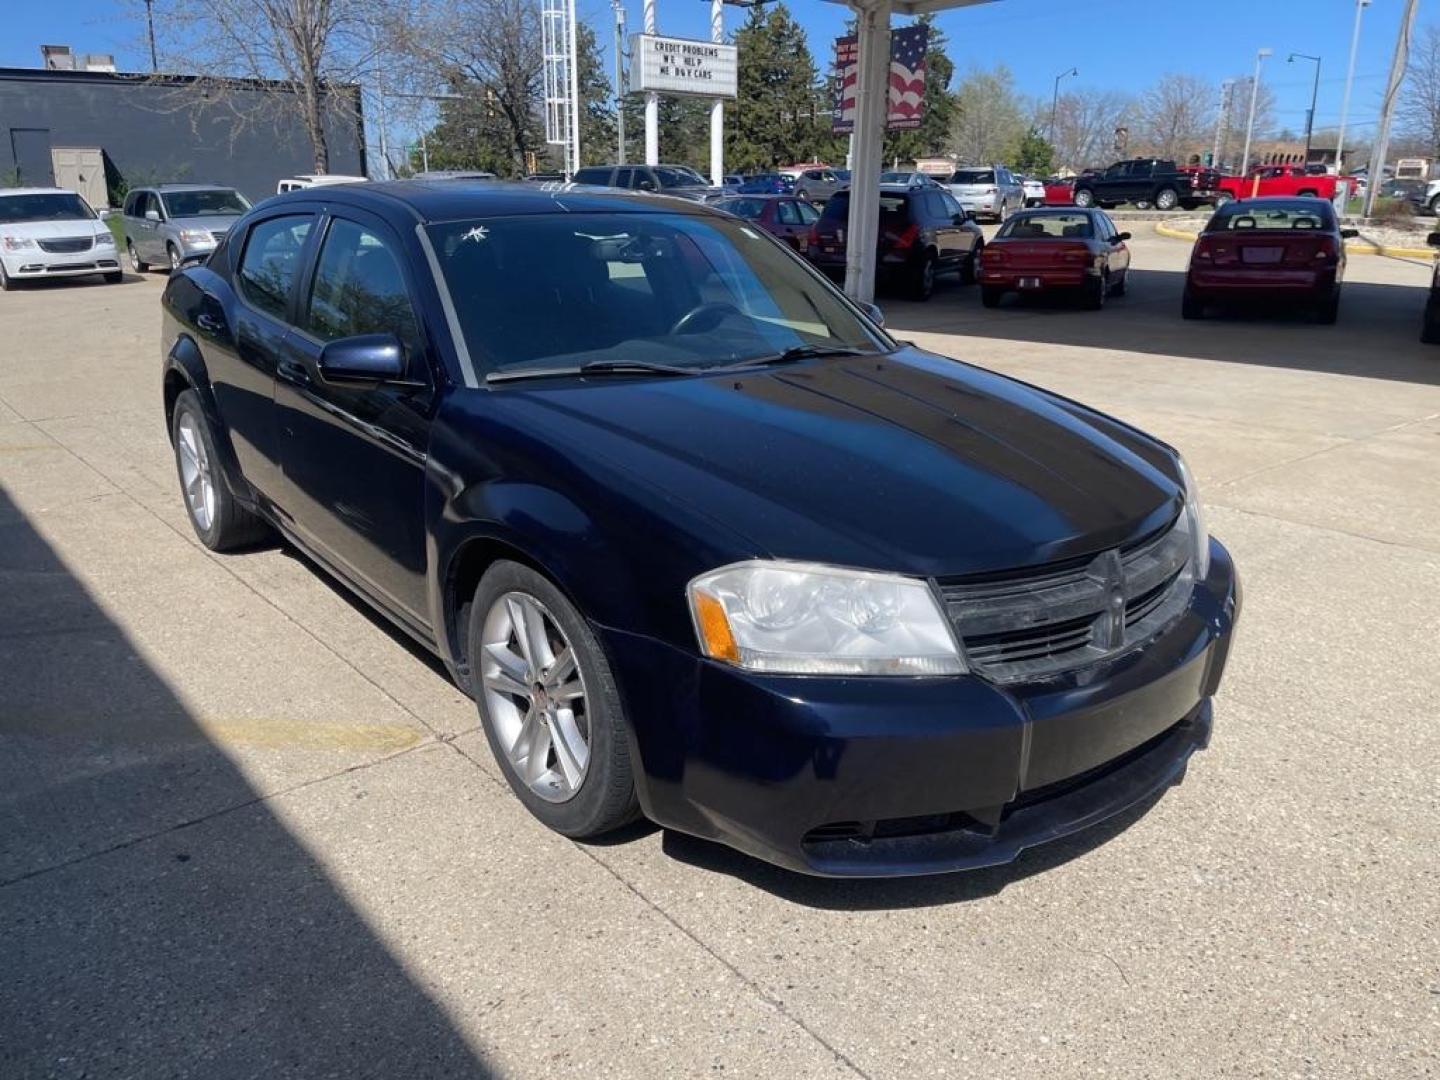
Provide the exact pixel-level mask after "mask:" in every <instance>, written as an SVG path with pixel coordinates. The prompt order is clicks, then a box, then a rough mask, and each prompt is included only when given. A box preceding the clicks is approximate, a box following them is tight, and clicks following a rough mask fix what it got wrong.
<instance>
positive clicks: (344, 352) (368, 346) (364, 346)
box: [318, 334, 405, 383]
mask: <svg viewBox="0 0 1440 1080" xmlns="http://www.w3.org/2000/svg"><path fill="white" fill-rule="evenodd" d="M318 366H319V368H320V374H321V375H322V376H324V378H325V379H326V381H327V382H336V383H344V382H353V383H374V382H385V381H387V380H394V379H399V378H400V377H401V376H402V375H404V374H405V350H404V349H403V347H402V346H401V345H400V339H399V338H397V337H396V336H395V335H394V334H357V335H355V336H354V337H348V338H340V339H339V340H338V341H332V342H330V343H329V344H327V345H326V346H325V347H324V348H323V349H321V350H320V359H319V364H318Z"/></svg>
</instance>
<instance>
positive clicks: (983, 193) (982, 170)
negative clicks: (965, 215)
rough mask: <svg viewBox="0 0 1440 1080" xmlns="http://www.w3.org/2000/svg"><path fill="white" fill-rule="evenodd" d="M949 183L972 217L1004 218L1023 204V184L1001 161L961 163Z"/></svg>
mask: <svg viewBox="0 0 1440 1080" xmlns="http://www.w3.org/2000/svg"><path fill="white" fill-rule="evenodd" d="M949 187H950V194H951V195H954V196H955V199H956V201H958V202H959V203H960V205H961V206H963V207H964V208H965V209H966V210H969V211H970V212H971V213H972V214H974V215H975V216H976V217H981V216H984V217H993V218H994V219H995V220H996V221H1004V220H1005V219H1006V218H1008V217H1009V216H1010V212H1011V211H1012V210H1019V209H1020V208H1021V207H1023V206H1024V205H1025V188H1024V187H1023V186H1022V185H1021V183H1020V181H1019V180H1017V179H1016V178H1015V175H1014V174H1013V173H1011V171H1010V170H1009V169H1007V168H1006V167H1005V166H1004V165H962V166H960V167H959V168H958V169H956V170H955V171H954V172H953V173H951V174H950V184H949Z"/></svg>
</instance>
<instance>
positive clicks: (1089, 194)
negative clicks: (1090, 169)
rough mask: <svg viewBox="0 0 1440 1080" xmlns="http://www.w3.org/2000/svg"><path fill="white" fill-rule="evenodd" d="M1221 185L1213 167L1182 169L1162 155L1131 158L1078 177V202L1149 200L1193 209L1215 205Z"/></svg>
mask: <svg viewBox="0 0 1440 1080" xmlns="http://www.w3.org/2000/svg"><path fill="white" fill-rule="evenodd" d="M1219 188H1220V174H1219V173H1218V172H1216V171H1215V170H1214V169H1206V168H1203V167H1200V166H1194V165H1187V166H1185V167H1184V168H1181V167H1180V166H1178V165H1176V164H1175V162H1173V161H1164V160H1161V159H1160V158H1132V159H1130V160H1129V161H1117V162H1115V164H1114V165H1111V166H1110V167H1109V168H1108V169H1106V170H1105V171H1104V172H1103V173H1096V174H1093V175H1084V176H1081V177H1080V179H1078V180H1076V181H1075V205H1076V206H1100V207H1103V208H1105V209H1107V210H1108V209H1109V208H1110V207H1112V206H1115V205H1117V204H1119V203H1149V204H1150V205H1151V206H1153V207H1155V209H1157V210H1173V209H1175V207H1177V206H1179V207H1182V208H1183V209H1186V210H1194V209H1195V208H1196V207H1197V206H1201V205H1206V204H1213V203H1214V202H1215V197H1216V196H1217V195H1219V194H1220V191H1219Z"/></svg>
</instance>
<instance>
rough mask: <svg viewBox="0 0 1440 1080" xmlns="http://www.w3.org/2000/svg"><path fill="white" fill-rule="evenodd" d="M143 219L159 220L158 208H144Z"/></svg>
mask: <svg viewBox="0 0 1440 1080" xmlns="http://www.w3.org/2000/svg"><path fill="white" fill-rule="evenodd" d="M145 220H146V221H159V220H160V211H159V210H146V211H145Z"/></svg>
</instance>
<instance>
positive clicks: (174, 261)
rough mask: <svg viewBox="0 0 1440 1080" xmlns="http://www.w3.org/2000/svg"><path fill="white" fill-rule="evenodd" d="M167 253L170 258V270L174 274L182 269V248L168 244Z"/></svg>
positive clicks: (166, 246)
mask: <svg viewBox="0 0 1440 1080" xmlns="http://www.w3.org/2000/svg"><path fill="white" fill-rule="evenodd" d="M165 255H166V257H167V258H168V259H169V260H170V272H171V273H172V274H173V273H174V272H175V271H176V270H179V269H180V249H179V248H177V247H176V246H175V245H174V244H166V245H165Z"/></svg>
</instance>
